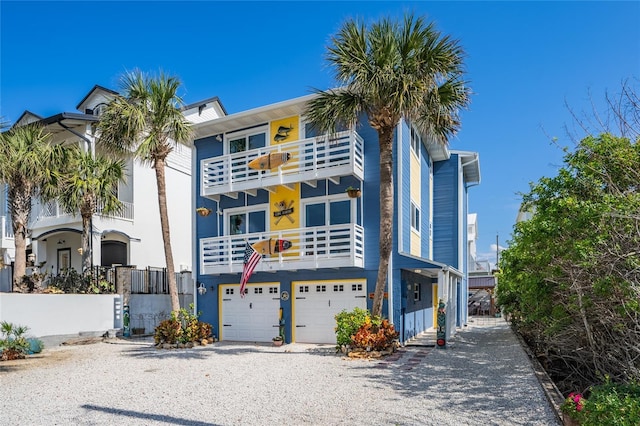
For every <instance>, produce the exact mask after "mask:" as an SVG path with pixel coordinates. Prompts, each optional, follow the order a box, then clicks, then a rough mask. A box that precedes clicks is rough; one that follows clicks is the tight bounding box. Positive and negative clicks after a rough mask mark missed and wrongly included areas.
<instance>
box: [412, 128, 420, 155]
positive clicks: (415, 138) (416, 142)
mask: <svg viewBox="0 0 640 426" xmlns="http://www.w3.org/2000/svg"><path fill="white" fill-rule="evenodd" d="M421 144H422V140H421V139H420V134H419V133H418V131H417V130H416V129H415V128H414V127H413V126H411V152H413V153H414V154H415V156H416V157H418V158H420V145H421Z"/></svg>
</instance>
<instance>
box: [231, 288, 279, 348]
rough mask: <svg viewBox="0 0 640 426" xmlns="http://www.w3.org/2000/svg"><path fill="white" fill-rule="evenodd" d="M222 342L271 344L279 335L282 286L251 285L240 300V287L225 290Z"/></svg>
mask: <svg viewBox="0 0 640 426" xmlns="http://www.w3.org/2000/svg"><path fill="white" fill-rule="evenodd" d="M221 291H222V331H221V333H222V335H221V336H220V339H221V340H237V341H244V342H270V341H271V339H272V338H273V337H275V336H277V335H278V318H279V315H280V311H279V310H280V284H279V283H263V284H248V285H247V294H246V295H245V297H244V298H241V297H240V286H239V285H223V286H222V290H221Z"/></svg>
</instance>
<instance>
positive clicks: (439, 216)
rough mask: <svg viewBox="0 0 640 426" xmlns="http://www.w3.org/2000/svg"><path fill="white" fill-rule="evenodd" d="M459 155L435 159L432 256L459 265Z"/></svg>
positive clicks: (454, 265) (452, 264)
mask: <svg viewBox="0 0 640 426" xmlns="http://www.w3.org/2000/svg"><path fill="white" fill-rule="evenodd" d="M458 167H459V162H458V156H457V155H451V157H450V158H449V160H446V161H438V162H437V163H434V165H433V169H434V175H433V210H434V211H433V260H435V261H437V262H440V263H444V264H447V265H451V266H453V267H455V268H458V267H459V266H460V265H458V247H457V246H458Z"/></svg>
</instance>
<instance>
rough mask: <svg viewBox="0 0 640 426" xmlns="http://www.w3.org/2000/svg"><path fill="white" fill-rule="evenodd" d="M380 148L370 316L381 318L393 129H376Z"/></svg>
mask: <svg viewBox="0 0 640 426" xmlns="http://www.w3.org/2000/svg"><path fill="white" fill-rule="evenodd" d="M378 139H379V140H378V143H379V146H380V265H379V267H378V278H377V280H376V288H375V291H374V295H373V306H372V308H371V314H372V315H374V316H382V300H383V297H384V288H385V284H386V282H387V273H388V271H389V258H390V256H391V248H392V243H393V127H391V128H386V127H384V128H379V129H378Z"/></svg>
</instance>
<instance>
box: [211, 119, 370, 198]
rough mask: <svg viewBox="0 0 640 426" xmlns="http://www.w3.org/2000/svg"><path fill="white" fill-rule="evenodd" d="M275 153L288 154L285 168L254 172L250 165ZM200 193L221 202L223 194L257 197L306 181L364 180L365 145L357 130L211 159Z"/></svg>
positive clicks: (279, 167) (283, 166) (312, 183)
mask: <svg viewBox="0 0 640 426" xmlns="http://www.w3.org/2000/svg"><path fill="white" fill-rule="evenodd" d="M272 153H282V154H285V153H288V154H290V158H289V160H288V161H287V162H285V163H284V164H282V165H281V166H278V167H274V168H272V169H266V170H254V169H252V168H250V167H249V166H248V164H249V162H251V161H252V160H255V159H256V158H258V157H262V156H266V155H268V154H272ZM200 170H201V181H200V188H201V190H200V193H201V195H202V196H203V197H209V198H212V199H215V200H219V197H220V195H222V194H224V195H228V196H231V197H233V198H235V197H236V196H237V193H238V192H240V191H245V192H248V193H253V194H255V191H257V190H258V189H260V188H262V189H266V190H270V188H272V187H275V186H277V185H289V184H294V183H298V182H305V183H309V184H311V185H314V183H315V181H317V180H318V179H336V180H337V179H338V178H340V177H342V176H356V177H357V178H359V179H360V180H363V179H364V142H363V140H362V138H361V137H360V136H359V135H358V134H357V133H356V132H354V131H346V132H341V133H337V134H335V135H332V136H331V138H329V137H327V136H326V135H325V136H321V137H313V138H308V139H303V140H299V141H295V142H290V143H285V144H279V145H271V146H268V147H265V148H260V149H254V150H251V151H243V152H237V153H234V154H230V155H222V156H219V157H213V158H207V159H204V160H202V161H201V163H200Z"/></svg>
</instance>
